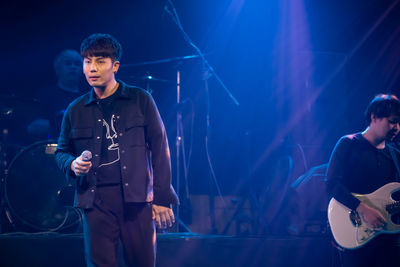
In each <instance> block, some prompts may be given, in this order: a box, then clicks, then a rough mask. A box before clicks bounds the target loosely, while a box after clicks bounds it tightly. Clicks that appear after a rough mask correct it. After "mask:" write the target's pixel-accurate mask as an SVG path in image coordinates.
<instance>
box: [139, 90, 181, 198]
mask: <svg viewBox="0 0 400 267" xmlns="http://www.w3.org/2000/svg"><path fill="white" fill-rule="evenodd" d="M144 94H145V99H146V100H145V101H144V102H145V105H144V115H145V120H146V141H147V143H148V146H149V149H150V151H151V164H152V168H153V190H154V200H153V202H154V204H157V205H162V206H170V205H171V204H179V199H178V196H177V195H176V193H175V190H174V188H173V187H172V185H171V158H170V152H169V147H168V139H167V134H166V131H165V127H164V123H163V122H162V119H161V116H160V113H159V112H158V109H157V106H156V104H155V102H154V100H153V98H152V97H151V96H150V95H148V94H146V93H144Z"/></svg>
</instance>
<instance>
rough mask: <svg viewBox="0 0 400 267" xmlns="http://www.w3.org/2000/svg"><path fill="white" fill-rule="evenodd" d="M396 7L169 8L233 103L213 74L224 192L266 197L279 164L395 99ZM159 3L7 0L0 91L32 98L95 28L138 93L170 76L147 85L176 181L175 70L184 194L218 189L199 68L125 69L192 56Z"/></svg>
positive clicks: (199, 4)
mask: <svg viewBox="0 0 400 267" xmlns="http://www.w3.org/2000/svg"><path fill="white" fill-rule="evenodd" d="M398 2H399V1H387V0H369V1H365V0H364V1H361V0H354V1H344V0H339V1H317V0H309V1H299V0H292V1H290V0H282V1H262V0H248V1H245V0H219V1H215V0H201V1H198V0H193V1H187V0H186V1H185V0H174V1H173V3H174V4H175V6H176V10H177V13H178V14H179V16H180V19H181V22H182V25H183V27H184V28H185V30H186V32H187V34H188V35H189V36H190V37H191V38H192V40H193V42H194V43H195V44H197V45H198V46H199V48H200V49H201V50H202V51H203V53H205V54H206V58H207V59H208V60H209V62H210V64H211V65H212V66H213V67H214V68H215V70H216V72H217V73H218V75H219V76H220V78H221V79H222V81H223V82H224V83H225V85H226V87H227V88H228V89H229V90H230V91H231V93H232V94H233V95H234V96H235V98H236V99H237V100H238V102H239V103H240V106H236V105H235V104H234V103H233V101H232V100H231V99H230V98H229V96H228V95H227V94H226V92H225V91H224V90H223V88H222V87H221V86H220V85H219V84H218V83H217V81H216V79H215V78H214V77H213V76H211V77H210V78H209V80H208V81H209V84H208V85H209V90H210V116H211V128H210V141H209V154H210V157H211V160H212V164H213V166H214V169H215V174H216V178H217V181H218V183H219V185H220V187H221V191H222V194H224V195H237V194H241V192H243V190H245V189H246V188H247V185H249V184H250V185H252V186H253V187H254V188H253V189H254V190H255V191H256V192H257V193H258V194H261V193H263V192H264V191H265V190H267V189H266V188H268V185H269V184H270V183H273V181H274V179H282V180H286V179H288V178H287V177H286V174H282V173H285V168H288V167H287V166H283V167H282V166H281V165H279V162H280V159H282V158H285V157H287V156H288V155H289V156H291V157H292V158H293V163H294V165H293V173H292V175H291V176H290V177H289V179H290V180H294V179H296V177H298V176H299V175H301V174H302V173H304V172H305V171H306V170H308V169H309V168H311V167H313V166H316V165H319V164H322V163H326V162H327V161H328V160H329V154H330V152H331V150H332V148H333V146H334V145H335V143H336V141H337V140H338V138H339V137H340V136H342V135H345V134H348V133H352V132H356V131H361V130H363V129H364V127H365V124H364V118H363V112H364V109H365V107H366V105H367V104H368V102H369V101H370V99H371V98H372V97H373V96H374V95H376V94H378V93H382V92H392V93H398V91H399V71H400V68H399V64H400V49H399V38H400V34H399V33H400V27H399V22H400V4H399V3H398ZM166 3H167V1H156V0H147V1H119V0H116V1H104V0H99V1H91V0H88V1H76V0H70V1H53V2H49V3H46V2H39V1H37V2H36V1H29V2H26V1H18V0H15V1H12V2H11V1H7V2H5V3H2V4H1V9H0V12H1V13H0V25H1V26H0V27H1V33H2V34H1V42H0V43H1V48H0V49H1V51H3V53H2V56H1V59H2V60H1V62H2V64H1V76H0V84H1V95H2V96H3V97H5V96H9V95H11V94H13V95H16V96H17V97H18V98H24V99H29V98H32V97H33V96H34V95H35V92H36V91H37V90H39V89H40V88H42V87H45V86H48V85H51V84H53V83H54V82H55V77H54V76H55V75H54V71H53V65H52V64H53V59H54V57H55V56H56V55H57V54H58V53H59V52H60V51H61V50H63V49H67V48H72V49H79V46H80V42H81V41H82V40H83V39H84V38H85V37H87V36H88V35H90V34H92V33H97V32H102V33H109V34H111V35H113V36H115V37H116V38H117V39H118V40H119V41H120V43H121V44H122V46H123V51H124V52H123V57H122V60H121V69H120V72H119V73H118V75H117V77H118V78H120V79H122V80H124V81H126V82H128V83H131V84H135V85H138V86H142V87H146V86H147V84H146V83H145V81H144V80H143V79H141V77H143V76H145V75H148V74H150V75H152V76H154V77H156V78H159V79H163V80H168V81H169V82H165V81H157V80H154V81H150V83H149V86H150V87H151V89H152V92H153V96H154V98H155V100H156V102H157V103H158V106H159V109H160V112H161V115H162V117H163V119H164V122H165V125H166V128H167V131H168V135H169V141H170V147H171V151H172V164H173V166H174V174H175V164H176V160H175V136H176V110H177V109H176V104H175V101H176V89H175V85H174V81H175V79H176V70H177V68H178V67H179V69H180V70H181V75H182V89H181V90H182V98H183V99H185V100H187V101H186V102H185V104H184V105H183V106H182V107H181V111H182V113H183V121H184V129H185V148H186V153H189V147H190V144H191V143H192V144H193V150H192V151H193V152H192V158H191V161H190V168H189V173H188V180H189V189H190V190H189V191H190V193H191V194H208V193H209V192H210V191H212V192H213V193H215V186H214V182H213V181H212V180H211V178H210V177H211V176H210V171H209V170H210V169H209V164H208V161H207V156H206V152H205V151H206V149H205V141H204V140H205V133H206V121H205V118H206V108H205V107H206V97H205V91H204V88H205V82H204V80H203V69H202V63H201V61H200V60H199V59H198V58H197V59H189V60H184V61H180V62H178V61H173V62H170V63H162V64H148V65H141V66H130V67H129V66H126V65H127V64H136V63H140V62H145V61H153V60H159V59H167V58H171V57H179V56H186V55H193V54H196V53H195V51H194V49H193V48H192V47H191V46H190V45H189V44H188V43H187V42H186V41H185V40H184V38H183V35H182V34H181V33H180V31H179V30H178V27H177V26H176V25H175V24H174V23H173V21H172V20H171V18H170V16H169V15H168V13H167V12H165V10H164V6H165V5H166ZM124 65H125V66H124ZM54 101H57V100H56V99H55V100H54ZM192 111H194V113H193V112H192ZM193 115H194V117H193ZM193 118H194V124H193V125H194V128H193V129H194V131H193V132H192V131H191V123H192V119H193ZM12 123H16V124H18V123H20V122H19V121H14V122H12ZM279 168H282V169H279ZM174 177H175V176H174ZM175 182H176V181H175V178H174V183H175Z"/></svg>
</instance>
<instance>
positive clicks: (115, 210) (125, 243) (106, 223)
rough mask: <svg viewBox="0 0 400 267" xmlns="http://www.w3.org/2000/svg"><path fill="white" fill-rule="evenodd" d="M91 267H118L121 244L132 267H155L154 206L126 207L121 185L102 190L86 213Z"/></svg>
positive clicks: (87, 248)
mask: <svg viewBox="0 0 400 267" xmlns="http://www.w3.org/2000/svg"><path fill="white" fill-rule="evenodd" d="M84 214H85V216H84V224H83V232H84V240H85V255H86V262H87V266H99V267H100V266H110V267H111V266H118V260H117V259H118V257H117V255H118V244H119V242H120V241H121V243H122V247H123V254H124V259H125V263H126V264H127V265H128V266H146V267H147V266H151V267H153V266H155V244H156V232H155V228H154V222H153V220H152V206H151V204H150V203H124V201H123V195H122V189H121V186H120V185H116V186H115V185H114V186H104V187H98V188H97V191H96V196H95V201H94V205H93V208H92V209H87V210H85V211H84Z"/></svg>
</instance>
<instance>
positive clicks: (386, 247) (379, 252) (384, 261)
mask: <svg viewBox="0 0 400 267" xmlns="http://www.w3.org/2000/svg"><path fill="white" fill-rule="evenodd" d="M398 238H399V235H397V234H395V235H393V234H391V235H390V234H382V235H379V236H377V237H375V238H374V239H373V240H371V241H370V242H368V243H367V244H365V245H364V246H362V247H361V248H358V249H354V250H345V251H344V252H341V259H342V266H343V267H347V266H349V267H350V266H351V267H358V266H362V267H364V266H368V267H398V266H400V246H399V244H398Z"/></svg>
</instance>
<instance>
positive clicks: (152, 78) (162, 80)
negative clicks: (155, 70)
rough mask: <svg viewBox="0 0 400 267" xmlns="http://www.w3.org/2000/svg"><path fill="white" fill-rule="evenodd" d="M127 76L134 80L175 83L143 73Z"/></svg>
mask: <svg viewBox="0 0 400 267" xmlns="http://www.w3.org/2000/svg"><path fill="white" fill-rule="evenodd" d="M129 77H130V78H133V79H135V80H141V81H156V82H163V83H175V82H174V81H170V80H165V79H161V78H156V77H154V76H153V75H145V76H132V75H131V76H129Z"/></svg>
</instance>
